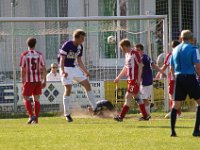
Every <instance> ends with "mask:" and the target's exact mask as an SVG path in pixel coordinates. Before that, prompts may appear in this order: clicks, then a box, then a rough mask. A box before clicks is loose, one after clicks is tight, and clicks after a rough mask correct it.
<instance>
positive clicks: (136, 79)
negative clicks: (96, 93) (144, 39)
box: [114, 39, 150, 121]
mask: <svg viewBox="0 0 200 150" xmlns="http://www.w3.org/2000/svg"><path fill="white" fill-rule="evenodd" d="M120 48H121V50H122V52H123V53H124V54H125V65H124V67H123V69H122V71H121V72H120V74H119V75H118V76H117V77H116V79H115V80H114V82H115V83H118V82H119V80H120V79H121V78H122V77H123V76H126V77H127V82H128V88H127V92H126V95H125V103H124V105H123V108H122V111H121V113H120V114H119V115H117V116H115V117H114V120H116V121H123V118H124V117H125V115H126V113H127V112H128V110H129V106H130V102H131V100H132V98H133V96H134V97H135V100H136V101H137V104H138V105H139V108H140V111H141V113H142V115H143V117H142V120H149V118H150V116H148V114H147V112H146V110H145V105H144V102H143V101H142V99H141V98H140V97H139V87H140V81H141V74H142V62H141V58H140V55H139V53H138V52H137V51H135V50H134V49H132V48H131V43H130V41H129V40H128V39H123V40H121V41H120Z"/></svg>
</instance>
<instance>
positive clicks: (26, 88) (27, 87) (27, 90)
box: [22, 82, 34, 124]
mask: <svg viewBox="0 0 200 150" xmlns="http://www.w3.org/2000/svg"><path fill="white" fill-rule="evenodd" d="M32 91H33V88H32V86H31V83H28V82H27V83H24V84H23V89H22V95H23V102H24V106H25V108H26V111H27V113H28V115H29V120H28V121H27V123H28V124H31V122H32V121H33V119H34V117H33V111H32V104H31V101H30V98H29V97H30V96H31V95H32Z"/></svg>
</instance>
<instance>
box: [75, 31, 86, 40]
mask: <svg viewBox="0 0 200 150" xmlns="http://www.w3.org/2000/svg"><path fill="white" fill-rule="evenodd" d="M81 35H82V36H86V33H85V32H84V31H83V30H82V29H76V30H75V31H74V32H73V37H74V38H75V39H76V38H79V37H80V36H81Z"/></svg>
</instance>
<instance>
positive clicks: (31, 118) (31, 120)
mask: <svg viewBox="0 0 200 150" xmlns="http://www.w3.org/2000/svg"><path fill="white" fill-rule="evenodd" d="M35 120H36V117H35V116H31V117H30V118H29V119H28V121H27V124H31V123H32V122H34V121H35Z"/></svg>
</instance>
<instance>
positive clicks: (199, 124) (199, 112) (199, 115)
mask: <svg viewBox="0 0 200 150" xmlns="http://www.w3.org/2000/svg"><path fill="white" fill-rule="evenodd" d="M196 103H197V108H196V120H195V126H194V131H193V136H200V131H199V128H200V99H198V100H196Z"/></svg>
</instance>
